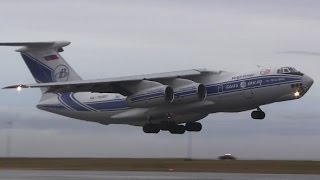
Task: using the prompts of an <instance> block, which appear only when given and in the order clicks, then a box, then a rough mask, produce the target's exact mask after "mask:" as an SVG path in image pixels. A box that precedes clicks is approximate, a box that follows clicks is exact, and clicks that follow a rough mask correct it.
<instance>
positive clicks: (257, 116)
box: [251, 107, 266, 119]
mask: <svg viewBox="0 0 320 180" xmlns="http://www.w3.org/2000/svg"><path fill="white" fill-rule="evenodd" d="M251 117H252V119H264V118H265V117H266V114H265V113H264V112H263V111H262V110H261V109H260V108H259V107H258V108H257V110H256V111H252V113H251Z"/></svg>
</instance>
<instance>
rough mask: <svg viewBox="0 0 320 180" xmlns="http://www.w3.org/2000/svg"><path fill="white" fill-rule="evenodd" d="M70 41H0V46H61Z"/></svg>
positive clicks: (66, 44)
mask: <svg viewBox="0 0 320 180" xmlns="http://www.w3.org/2000/svg"><path fill="white" fill-rule="evenodd" d="M70 43H71V42H69V41H48V42H4V43H0V46H24V47H26V48H36V49H38V48H46V47H51V48H61V47H64V46H68V45H69V44H70ZM23 50H24V49H19V50H17V51H23Z"/></svg>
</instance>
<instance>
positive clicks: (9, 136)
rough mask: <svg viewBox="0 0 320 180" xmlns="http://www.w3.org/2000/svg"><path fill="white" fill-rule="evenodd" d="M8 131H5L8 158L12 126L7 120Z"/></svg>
mask: <svg viewBox="0 0 320 180" xmlns="http://www.w3.org/2000/svg"><path fill="white" fill-rule="evenodd" d="M7 125H8V131H7V143H6V157H7V158H10V157H11V142H12V137H11V131H12V127H13V122H12V121H8V122H7Z"/></svg>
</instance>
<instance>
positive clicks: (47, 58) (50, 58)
mask: <svg viewBox="0 0 320 180" xmlns="http://www.w3.org/2000/svg"><path fill="white" fill-rule="evenodd" d="M44 59H45V60H47V61H52V60H56V59H59V57H58V56H57V55H55V54H53V55H49V56H45V57H44Z"/></svg>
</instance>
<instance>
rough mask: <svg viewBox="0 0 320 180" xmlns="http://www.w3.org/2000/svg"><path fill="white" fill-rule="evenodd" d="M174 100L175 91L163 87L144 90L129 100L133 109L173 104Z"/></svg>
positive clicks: (168, 87)
mask: <svg viewBox="0 0 320 180" xmlns="http://www.w3.org/2000/svg"><path fill="white" fill-rule="evenodd" d="M173 100H174V91H173V89H172V88H171V87H170V86H166V85H161V86H156V87H152V88H148V89H143V90H141V91H138V92H136V93H134V94H133V95H131V96H129V97H128V98H127V102H128V104H129V105H130V106H131V107H150V106H158V105H162V104H166V103H171V102H173Z"/></svg>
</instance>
